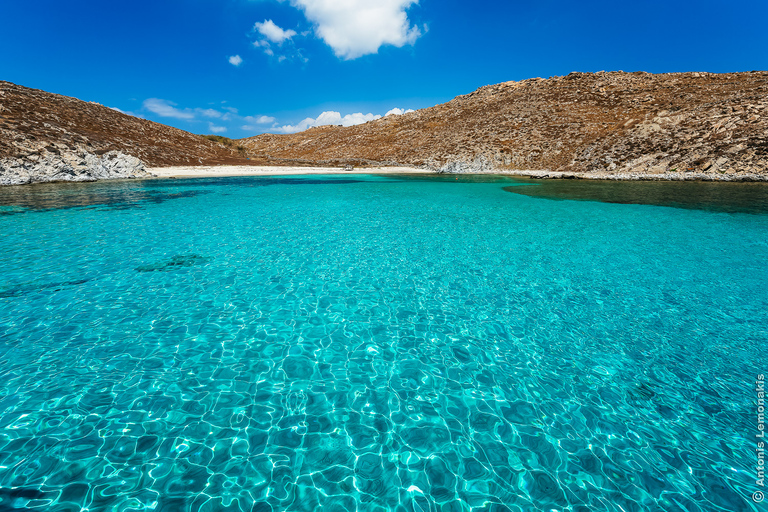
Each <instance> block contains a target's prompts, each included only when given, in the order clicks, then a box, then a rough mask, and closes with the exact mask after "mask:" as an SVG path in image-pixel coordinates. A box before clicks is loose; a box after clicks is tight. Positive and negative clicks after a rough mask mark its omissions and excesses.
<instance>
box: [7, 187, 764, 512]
mask: <svg viewBox="0 0 768 512" xmlns="http://www.w3.org/2000/svg"><path fill="white" fill-rule="evenodd" d="M0 269H2V272H1V273H0V511H2V512H10V511H18V510H34V511H38V510H45V511H48V510H51V511H86V510H87V511H90V512H96V511H139V510H142V511H146V510H155V511H171V512H176V511H188V510H189V511H198V510H199V511H224V510H226V511H269V510H273V511H281V510H296V511H298V510H302V511H303V510H306V511H314V510H321V509H322V510H324V511H343V510H349V511H352V510H359V511H382V512H383V511H390V510H391V511H415V512H419V511H425V512H426V511H468V510H473V511H479V510H489V511H490V510H494V511H502V510H512V511H519V512H523V511H525V512H528V511H574V512H576V511H578V512H587V511H617V512H618V511H623V512H629V511H725V512H735V511H752V510H759V511H762V510H766V508H765V507H766V505H765V504H764V503H762V504H761V503H756V502H755V500H754V499H753V493H755V492H758V491H761V490H764V489H762V488H761V487H760V486H759V485H757V484H756V467H757V464H758V454H759V453H758V452H757V441H758V440H757V439H756V437H755V435H756V434H757V433H758V432H759V431H758V430H757V428H758V423H757V422H758V420H757V394H756V392H755V389H756V384H755V381H756V379H757V377H758V375H760V374H762V373H768V359H767V358H766V354H765V349H766V346H767V345H766V340H767V339H768V186H766V185H761V184H706V183H667V184H664V183H662V184H659V183H600V182H582V181H579V182H574V181H551V182H550V181H529V180H520V179H512V178H504V177H487V176H486V177H471V176H459V177H456V176H424V175H421V176H417V175H414V176H376V175H341V176H339V175H334V176H292V177H255V178H226V179H197V180H147V181H123V182H102V183H91V184H61V185H36V186H27V187H7V188H3V189H0ZM758 499H759V498H758Z"/></svg>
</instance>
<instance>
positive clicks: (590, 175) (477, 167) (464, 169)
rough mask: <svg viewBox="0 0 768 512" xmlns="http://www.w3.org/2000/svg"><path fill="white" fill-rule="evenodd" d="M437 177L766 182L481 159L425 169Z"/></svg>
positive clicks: (753, 177)
mask: <svg viewBox="0 0 768 512" xmlns="http://www.w3.org/2000/svg"><path fill="white" fill-rule="evenodd" d="M424 167H425V168H428V169H431V170H433V171H435V172H436V173H438V174H502V175H508V176H524V177H528V178H532V179H555V180H573V179H582V180H610V181H723V182H768V175H764V174H757V173H751V172H731V173H720V172H713V173H706V172H696V171H692V172H689V171H677V172H668V171H667V172H643V171H639V170H636V169H631V170H627V171H619V172H616V171H614V172H602V171H587V172H561V171H548V170H546V169H542V170H519V169H507V168H503V167H502V168H500V167H496V166H494V165H493V164H492V163H490V162H489V161H488V160H486V159H485V158H477V159H475V160H474V161H471V162H467V161H452V162H449V163H447V164H445V165H443V166H440V167H438V166H435V165H426V166H424Z"/></svg>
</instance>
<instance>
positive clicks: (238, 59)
mask: <svg viewBox="0 0 768 512" xmlns="http://www.w3.org/2000/svg"><path fill="white" fill-rule="evenodd" d="M229 63H230V64H232V65H233V66H235V67H237V66H239V65H240V64H242V63H243V58H242V57H240V56H239V55H233V56H231V57H230V58H229Z"/></svg>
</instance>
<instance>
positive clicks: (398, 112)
mask: <svg viewBox="0 0 768 512" xmlns="http://www.w3.org/2000/svg"><path fill="white" fill-rule="evenodd" d="M411 112H414V110H413V109H410V108H409V109H408V110H403V109H401V108H397V107H395V108H393V109H392V110H390V111H389V112H387V113H386V114H384V117H387V116H401V115H403V114H410V113H411Z"/></svg>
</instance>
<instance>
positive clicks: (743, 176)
mask: <svg viewBox="0 0 768 512" xmlns="http://www.w3.org/2000/svg"><path fill="white" fill-rule="evenodd" d="M147 172H149V173H150V174H151V175H152V178H155V179H173V178H225V177H236V176H291V175H311V174H442V175H456V176H458V175H462V174H466V175H478V174H483V175H496V176H519V177H524V178H530V179H554V180H572V179H573V180H601V181H709V182H763V183H764V182H768V175H762V174H752V173H738V174H707V173H692V172H682V173H642V172H618V173H609V172H596V173H572V172H561V171H547V170H506V169H497V170H493V171H482V172H471V173H469V172H468V173H445V172H444V173H440V172H438V171H435V170H430V169H423V168H419V167H407V166H396V167H383V166H377V167H356V168H354V169H352V170H350V171H347V170H345V169H343V168H340V167H322V166H312V167H298V166H276V165H269V166H263V165H247V166H242V165H202V166H174V167H151V168H147Z"/></svg>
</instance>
